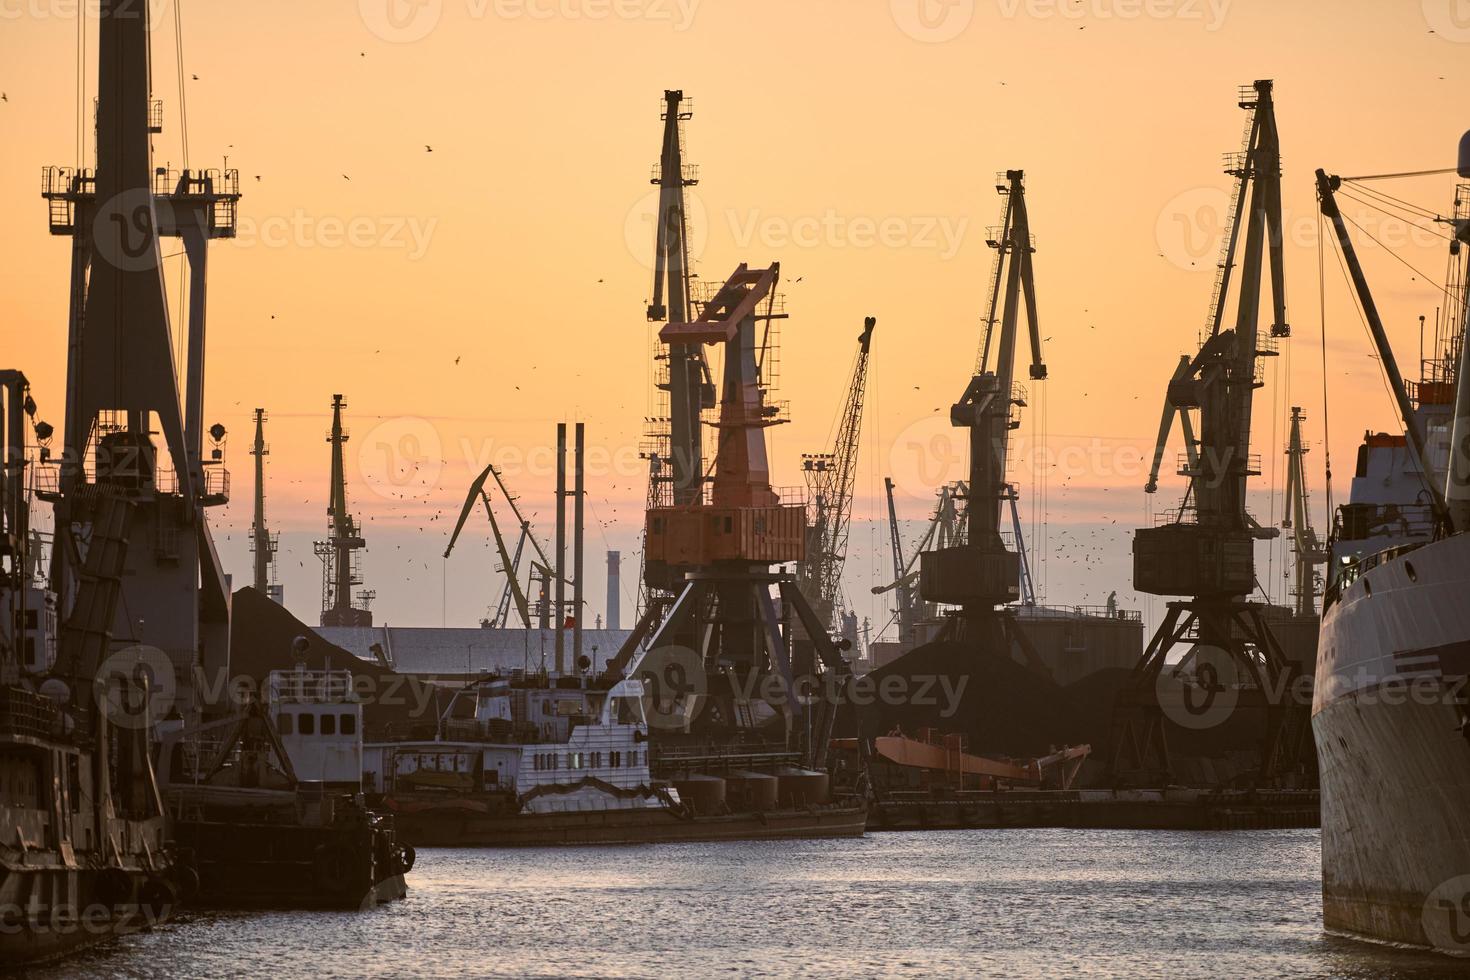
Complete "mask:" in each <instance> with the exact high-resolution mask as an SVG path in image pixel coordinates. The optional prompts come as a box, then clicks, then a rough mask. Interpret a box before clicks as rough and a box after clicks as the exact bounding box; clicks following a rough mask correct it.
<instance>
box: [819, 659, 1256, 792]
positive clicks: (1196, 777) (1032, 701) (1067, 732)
mask: <svg viewBox="0 0 1470 980" xmlns="http://www.w3.org/2000/svg"><path fill="white" fill-rule="evenodd" d="M868 677H869V678H870V680H871V685H872V688H871V689H873V690H876V691H878V692H881V691H882V685H883V682H884V678H888V677H895V678H901V679H902V682H901V683H900V682H899V681H890V682H889V683H890V685H891V686H892V690H895V691H897V690H902V691H905V692H907V693H908V694H910V695H917V694H919V693H920V692H925V691H927V692H928V694H929V698H928V700H929V701H930V702H937V703H928V704H924V703H915V702H916V701H917V700H918V699H917V698H915V697H902V698H885V697H882V696H878V697H875V698H873V702H874V703H872V704H865V705H861V706H854V705H853V704H844V705H843V706H842V708H841V710H840V711H839V713H838V721H837V732H838V734H839V735H841V736H849V737H850V736H853V735H856V734H858V728H859V726H860V727H861V733H862V735H864V736H865V737H873V736H875V735H885V734H887V733H889V732H891V731H893V730H894V729H895V728H897V729H901V730H902V731H903V732H904V733H905V734H907V735H910V736H913V735H917V733H918V731H919V730H920V729H923V728H934V729H938V730H939V731H940V732H943V733H946V734H949V733H958V734H962V735H964V736H965V737H966V740H967V742H968V745H969V750H970V751H971V752H975V753H977V754H980V755H988V756H1011V757H1017V758H1031V757H1036V756H1042V755H1046V754H1047V753H1049V752H1051V751H1052V750H1054V749H1056V748H1059V747H1061V746H1063V745H1080V744H1084V743H1085V744H1089V745H1091V746H1092V751H1093V759H1092V762H1091V763H1090V764H1089V765H1088V766H1087V768H1086V769H1085V770H1084V772H1083V784H1084V785H1086V784H1089V783H1094V782H1098V781H1100V780H1101V779H1102V778H1103V776H1104V774H1105V771H1106V768H1107V762H1108V757H1109V752H1110V749H1111V745H1112V740H1113V720H1114V710H1115V705H1116V703H1117V698H1118V695H1119V693H1120V692H1122V691H1125V690H1126V689H1127V688H1128V687H1129V686H1130V685H1131V684H1132V683H1133V672H1132V670H1130V669H1122V668H1110V669H1105V670H1099V671H1096V672H1094V673H1092V674H1089V675H1088V676H1086V677H1084V678H1082V679H1080V680H1078V681H1076V682H1075V683H1073V684H1071V685H1068V686H1065V687H1063V686H1060V685H1058V684H1056V683H1055V682H1054V681H1052V680H1050V679H1049V678H1047V677H1044V676H1042V675H1041V674H1039V673H1037V672H1036V671H1034V670H1031V669H1030V668H1028V667H1025V666H1023V665H1022V664H1020V663H1018V662H1016V661H1015V660H1013V659H1011V658H1010V657H1007V656H1001V655H998V654H996V653H995V652H993V651H986V650H981V649H979V648H977V647H976V646H974V645H971V644H964V643H953V642H937V643H930V644H926V645H924V646H921V647H916V648H915V649H914V650H912V651H910V652H909V653H908V654H906V655H904V656H903V657H900V658H899V659H898V660H895V661H893V662H892V663H890V664H888V665H887V666H885V667H883V668H881V669H879V670H876V671H873V672H872V673H871V674H869V675H868ZM946 692H956V693H957V696H953V697H951V696H950V695H948V694H947V693H946ZM1165 724H1166V738H1167V740H1168V744H1169V751H1170V760H1171V764H1172V769H1173V771H1174V774H1175V779H1176V781H1178V782H1180V783H1184V784H1188V785H1196V786H1215V785H1225V784H1228V783H1230V782H1231V781H1232V780H1234V779H1236V777H1238V776H1240V775H1242V774H1244V773H1247V772H1249V771H1250V770H1251V769H1253V768H1254V767H1255V766H1256V765H1257V763H1258V761H1259V758H1260V751H1261V746H1262V742H1263V740H1264V736H1265V731H1266V711H1265V698H1264V696H1263V695H1262V693H1261V692H1260V691H1241V692H1239V694H1238V702H1237V703H1236V704H1235V707H1234V709H1233V710H1232V711H1231V712H1230V714H1229V716H1228V717H1227V718H1224V719H1223V720H1221V721H1219V722H1218V723H1216V724H1213V725H1211V726H1210V727H1207V728H1202V729H1191V728H1187V727H1184V726H1181V725H1178V724H1175V723H1173V722H1172V721H1166V723H1165Z"/></svg>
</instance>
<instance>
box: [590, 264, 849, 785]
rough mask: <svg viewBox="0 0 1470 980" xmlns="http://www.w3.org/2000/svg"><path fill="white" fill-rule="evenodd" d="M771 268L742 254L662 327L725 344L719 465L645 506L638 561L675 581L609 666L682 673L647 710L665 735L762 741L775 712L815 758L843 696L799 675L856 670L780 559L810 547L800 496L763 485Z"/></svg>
mask: <svg viewBox="0 0 1470 980" xmlns="http://www.w3.org/2000/svg"><path fill="white" fill-rule="evenodd" d="M779 277H780V267H779V266H777V265H771V266H770V267H768V268H765V269H752V268H749V267H748V266H746V265H744V264H742V265H740V266H739V267H738V268H737V269H736V270H735V272H734V273H732V274H731V276H730V277H729V279H728V280H727V281H726V282H725V284H724V285H723V286H722V287H721V288H720V289H719V290H718V291H717V292H716V293H715V294H714V296H713V297H712V298H711V299H710V301H709V302H708V303H706V304H705V305H704V307H703V310H702V312H701V313H700V315H699V316H698V317H697V318H696V319H694V320H692V321H689V322H686V323H675V322H670V323H668V324H666V325H665V326H664V327H663V329H662V330H661V331H660V333H659V336H660V339H661V340H663V342H664V343H666V344H668V345H669V346H670V347H679V346H694V345H716V344H718V345H721V346H722V347H723V349H724V355H723V368H722V371H723V376H722V379H721V388H720V400H719V417H718V420H717V421H716V423H715V429H716V432H717V433H718V439H717V446H716V451H715V459H714V474H713V478H712V479H711V481H710V494H709V502H708V503H693V502H691V503H687V504H677V503H675V504H669V505H666V506H661V507H654V508H651V509H650V510H649V511H648V513H647V517H646V525H645V542H646V544H645V548H646V550H647V555H646V561H647V562H648V564H649V567H650V568H651V569H659V570H662V571H663V572H664V573H665V574H666V575H667V577H668V579H669V580H678V581H680V582H681V583H682V584H681V586H680V588H679V592H678V594H677V598H676V599H675V600H674V601H673V603H672V605H671V606H670V607H669V609H668V611H667V613H666V614H664V615H663V616H662V618H661V619H656V613H655V612H654V611H652V610H646V611H645V612H644V614H643V616H642V617H641V618H640V620H639V623H638V626H637V627H636V628H635V629H634V631H633V635H632V636H631V637H630V639H629V640H628V642H626V643H625V644H624V645H623V648H622V649H621V650H619V652H618V654H617V656H615V657H614V658H613V659H612V661H610V662H609V665H608V670H609V673H610V674H620V673H625V672H626V673H628V674H630V675H635V676H644V677H645V678H646V682H647V683H650V684H654V685H655V686H657V685H660V684H665V683H673V680H672V679H671V678H677V679H678V681H679V682H680V684H679V694H680V698H679V699H676V700H677V703H678V704H679V706H680V707H679V708H678V710H673V711H670V712H668V713H665V714H662V715H661V716H660V718H659V719H658V720H657V721H656V722H655V721H651V722H650V723H651V724H657V725H658V726H659V727H661V728H663V729H664V730H665V732H666V733H667V736H668V737H669V738H677V737H678V736H679V735H680V734H686V735H689V736H691V737H693V738H694V739H696V740H702V739H705V738H706V737H710V736H719V737H721V738H722V739H723V738H727V737H734V738H736V739H737V740H738V739H748V740H751V741H757V740H761V738H762V737H761V735H760V733H761V732H762V731H766V730H768V729H767V725H768V723H774V720H775V719H776V718H777V717H779V718H780V719H781V721H782V722H783V723H784V731H785V743H786V746H787V747H788V749H789V748H790V747H791V745H792V743H793V742H797V743H799V744H800V746H801V756H802V761H804V762H805V763H806V764H807V765H809V766H812V767H820V766H821V765H823V763H824V762H825V758H826V752H827V746H828V744H829V742H830V740H831V732H832V726H833V724H834V722H835V720H836V707H837V701H838V700H839V699H834V698H829V697H817V698H814V699H811V700H810V701H807V700H806V699H804V698H802V697H799V696H798V681H799V680H800V681H815V682H819V683H835V684H836V685H837V689H838V690H839V691H840V690H841V687H842V685H844V684H845V683H846V681H847V679H848V678H849V677H850V676H851V669H850V667H849V665H848V663H847V661H846V660H844V659H843V658H842V656H841V655H840V654H839V652H838V650H837V647H836V646H835V644H833V642H832V639H831V637H830V636H828V634H827V630H826V624H825V623H823V622H822V621H821V620H820V619H819V618H818V617H817V614H816V611H815V610H814V609H813V608H812V607H811V605H810V604H809V603H808V602H807V600H806V597H805V595H803V593H802V591H801V589H800V588H799V587H798V584H797V581H796V576H795V575H794V574H790V573H787V572H784V571H782V570H781V568H780V566H781V565H783V564H784V563H788V562H796V563H799V562H801V561H802V560H803V559H804V558H805V548H806V528H807V525H806V508H805V506H804V505H802V504H791V503H783V502H782V500H781V497H780V495H779V494H778V493H777V492H776V491H775V490H774V489H773V488H772V487H771V476H770V464H769V461H768V458H767V455H766V443H765V431H764V430H765V429H766V428H768V427H770V426H772V425H776V424H779V423H780V422H781V421H783V420H782V419H781V418H779V417H778V412H777V406H774V405H771V404H769V403H768V402H767V399H766V394H767V392H766V384H765V377H764V375H763V371H762V366H761V365H762V363H765V364H769V363H770V361H769V357H768V356H767V357H765V358H762V357H761V355H762V353H765V354H767V355H768V354H769V351H768V350H767V349H766V344H767V341H763V340H761V339H760V338H759V337H758V336H757V334H758V329H757V324H760V323H765V324H766V326H767V333H769V324H770V321H771V320H773V319H782V318H784V317H785V314H784V313H782V312H780V311H779V308H778V305H777V298H776V286H777V283H778V282H779ZM773 588H774V590H775V592H776V593H777V594H778V595H779V597H780V602H779V604H778V602H777V600H776V599H775V598H774V597H773V596H772V589H773ZM798 624H799V628H800V629H801V630H802V631H803V632H804V634H805V637H806V639H807V640H808V641H809V644H810V649H809V652H807V653H806V654H805V655H806V656H808V657H809V660H808V662H805V663H803V662H802V661H801V659H800V656H799V655H798V654H801V653H802V651H798V650H796V649H795V645H794V643H793V640H794V633H795V630H796V628H797V627H798ZM645 636H646V637H648V639H647V643H646V644H645V643H644V642H643V639H644V637H645ZM675 668H677V669H675ZM804 702H806V703H804ZM700 744H706V743H704V742H700Z"/></svg>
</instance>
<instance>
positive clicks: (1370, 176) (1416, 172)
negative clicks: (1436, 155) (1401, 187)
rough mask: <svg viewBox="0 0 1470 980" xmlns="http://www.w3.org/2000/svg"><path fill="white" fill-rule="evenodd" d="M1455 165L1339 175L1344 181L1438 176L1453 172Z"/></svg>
mask: <svg viewBox="0 0 1470 980" xmlns="http://www.w3.org/2000/svg"><path fill="white" fill-rule="evenodd" d="M1455 170H1456V168H1455V167H1442V168H1441V169H1439V170H1409V171H1406V172H1404V173H1401V174H1366V175H1364V176H1361V177H1339V178H1338V180H1341V181H1342V182H1343V183H1348V182H1350V181H1363V180H1393V179H1395V178H1398V177H1437V176H1439V175H1440V174H1452V173H1454V172H1455Z"/></svg>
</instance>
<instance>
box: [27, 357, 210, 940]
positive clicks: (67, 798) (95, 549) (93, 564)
mask: <svg viewBox="0 0 1470 980" xmlns="http://www.w3.org/2000/svg"><path fill="white" fill-rule="evenodd" d="M0 389H3V393H4V401H3V403H0V450H3V458H4V459H5V460H6V466H5V468H4V474H3V476H0V504H3V506H0V609H3V615H0V827H3V828H4V831H3V833H0V964H3V965H5V966H7V967H8V966H23V965H28V964H32V963H39V962H45V961H48V960H52V959H57V958H60V957H62V956H64V955H66V954H69V953H72V952H75V951H77V950H80V949H82V948H85V947H87V946H91V945H95V944H97V943H99V942H103V941H106V940H108V939H111V938H112V937H114V936H117V935H120V934H126V933H132V932H137V931H139V930H142V929H148V928H152V927H153V926H156V925H158V924H160V923H162V922H164V921H167V920H168V919H169V918H170V917H171V916H172V915H173V914H174V912H175V910H176V908H177V906H178V903H179V900H180V898H181V896H185V895H186V894H187V893H188V892H189V891H191V890H192V878H191V872H190V871H189V870H188V869H187V868H185V867H183V866H181V865H180V864H179V862H178V861H177V860H176V857H175V854H174V851H173V849H172V848H171V847H170V843H169V840H168V836H167V827H166V822H165V816H164V810H163V805H162V801H161V800H160V797H159V792H158V785H157V782H156V781H155V778H154V773H153V770H152V768H151V766H150V764H149V756H148V737H147V731H146V724H140V719H141V717H142V716H141V715H140V714H139V713H138V711H137V707H138V706H139V705H140V704H142V703H144V702H146V700H147V696H148V690H147V686H146V679H145V678H144V677H143V675H141V674H139V673H137V672H135V671H134V670H132V669H131V668H132V662H131V660H130V659H129V658H128V657H127V656H126V652H125V651H124V652H122V653H121V655H120V656H119V655H113V656H108V655H106V654H107V650H108V641H107V633H106V629H105V627H101V628H99V624H105V623H107V622H110V620H111V616H112V614H113V611H114V609H115V608H116V606H117V600H118V595H119V591H120V585H119V581H118V576H117V572H118V568H119V562H120V560H121V555H122V554H123V553H125V551H126V548H125V546H123V547H121V548H119V547H116V545H117V544H118V541H117V538H116V536H115V535H116V533H117V532H118V531H119V529H125V527H126V525H127V524H128V522H129V521H130V520H131V517H132V506H131V504H130V503H129V502H128V501H127V500H124V499H121V498H118V497H115V496H113V495H112V494H110V493H107V492H106V491H105V490H104V491H101V492H99V493H98V494H96V495H95V497H94V498H93V500H92V502H91V505H90V507H91V513H92V514H93V515H94V516H95V517H96V518H97V521H96V522H95V523H94V524H93V527H94V536H93V539H92V540H93V546H92V547H91V548H89V549H88V552H87V556H86V559H85V562H84V564H83V566H82V567H83V576H82V580H81V582H80V584H79V586H78V589H77V593H76V596H75V603H74V606H73V611H72V612H71V614H70V615H68V616H67V617H66V618H65V620H64V621H62V622H61V624H60V629H59V632H58V617H57V613H56V597H55V594H54V593H53V592H52V591H51V590H50V588H49V587H48V585H47V582H46V580H45V578H44V576H42V575H41V573H40V567H41V566H42V562H41V561H40V560H39V559H40V557H41V556H40V553H39V551H38V550H37V546H38V541H37V539H36V537H35V536H33V535H32V533H31V531H30V528H29V522H30V507H31V501H30V494H29V492H28V479H27V478H28V476H29V475H30V474H28V473H27V469H28V465H29V458H28V455H27V442H28V441H29V438H30V437H29V435H28V433H27V431H26V430H27V428H31V429H33V430H34V433H35V439H36V441H38V442H39V443H40V444H41V446H42V447H44V446H45V445H46V443H47V442H48V441H49V436H50V432H51V428H50V426H49V425H47V424H46V423H45V422H37V421H35V412H36V407H35V402H34V401H33V400H32V398H31V396H30V393H29V386H28V384H27V382H26V378H25V375H24V374H22V373H21V372H19V371H0ZM6 423H8V425H7V424H6Z"/></svg>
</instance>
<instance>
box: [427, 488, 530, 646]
mask: <svg viewBox="0 0 1470 980" xmlns="http://www.w3.org/2000/svg"><path fill="white" fill-rule="evenodd" d="M491 477H494V479H495V485H496V486H498V487H499V488H500V493H501V495H502V496H504V497H505V500H506V503H508V504H510V509H511V513H512V514H514V515H515V519H516V522H517V523H518V524H519V525H520V537H519V538H518V539H517V540H516V547H515V552H514V554H512V553H511V552H510V550H509V548H507V546H506V541H505V535H504V534H502V533H501V530H500V522H499V521H498V520H497V519H496V517H495V508H494V507H493V506H491V504H490V494H489V491H487V490H486V489H485V484H486V482H487V481H488V480H489V479H490V478H491ZM477 501H478V502H479V503H481V504H482V505H483V506H484V508H485V516H486V517H487V518H488V519H489V521H490V533H491V535H492V536H493V537H494V539H495V550H496V553H497V554H498V555H499V557H500V571H501V572H503V573H504V575H505V586H504V588H503V589H502V590H501V594H500V600H499V602H497V603H496V607H495V612H494V613H493V614H492V615H491V617H490V618H489V619H488V620H486V623H485V625H487V626H490V627H494V628H496V629H504V628H505V627H506V626H507V625H508V624H509V621H510V610H511V607H512V606H514V607H515V611H516V615H518V616H519V617H520V620H521V625H523V626H524V627H525V628H526V629H531V628H532V622H533V616H532V609H531V604H530V601H529V599H528V598H527V595H526V590H525V589H524V588H523V587H522V586H521V579H520V569H521V559H522V556H523V555H524V554H525V549H526V545H527V544H530V546H531V550H532V551H534V552H535V553H536V558H533V559H532V560H531V575H530V579H531V581H532V582H537V583H539V585H540V591H539V593H538V596H537V599H536V609H535V617H534V618H535V621H536V622H537V623H539V625H540V628H541V629H550V628H551V600H550V597H549V595H548V591H547V590H548V588H549V585H550V583H551V582H552V580H553V577H554V576H555V574H556V573H555V572H553V571H552V562H551V559H550V558H548V557H547V556H546V552H545V551H544V550H543V549H542V547H541V544H540V542H538V541H537V540H536V535H535V534H534V533H532V531H531V522H530V521H529V520H527V519H526V518H525V517H524V516H522V514H521V510H520V508H519V507H517V506H516V498H515V496H514V495H513V494H512V493H511V492H510V490H509V489H508V488H507V487H506V485H505V479H504V478H503V477H502V476H501V474H500V471H499V470H497V469H496V468H495V466H494V464H490V465H487V466H486V467H485V468H484V469H483V470H481V471H480V475H479V476H477V477H475V479H474V480H473V481H471V483H470V489H469V492H468V493H467V494H465V500H464V506H463V507H461V508H460V512H459V520H458V521H457V522H456V523H455V525H454V532H453V533H452V534H451V535H450V536H449V544H448V546H447V547H445V549H444V557H445V558H448V557H449V555H450V553H451V552H452V551H454V545H455V543H456V542H457V541H458V540H459V535H460V532H462V531H463V530H464V526H465V522H466V521H467V520H469V516H470V512H471V511H472V510H474V508H475V503H476V502H477ZM537 559H539V561H538V560H537Z"/></svg>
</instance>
